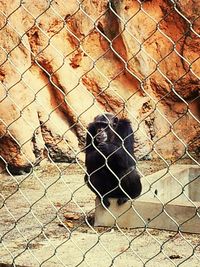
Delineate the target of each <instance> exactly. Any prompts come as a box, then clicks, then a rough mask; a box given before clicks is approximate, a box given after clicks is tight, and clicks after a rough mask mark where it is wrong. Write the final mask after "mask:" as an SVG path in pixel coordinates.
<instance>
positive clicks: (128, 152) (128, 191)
mask: <svg viewBox="0 0 200 267" xmlns="http://www.w3.org/2000/svg"><path fill="white" fill-rule="evenodd" d="M133 143H134V138H133V131H132V128H131V124H130V121H129V120H127V119H118V118H117V117H116V116H114V115H113V114H110V113H106V114H104V115H98V116H97V117H96V118H95V119H94V122H92V123H90V124H89V126H88V133H87V137H86V162H85V164H86V168H87V174H86V175H85V181H86V182H87V185H88V186H89V188H90V189H91V190H92V191H93V192H94V193H95V194H96V195H97V196H98V197H100V198H101V197H102V199H103V203H104V204H105V206H106V207H108V206H109V205H110V203H109V201H108V198H118V201H117V202H118V204H119V205H121V204H123V203H125V202H126V201H127V200H128V199H129V197H130V198H135V197H137V196H138V195H139V194H140V193H141V189H142V186H141V182H140V176H139V174H138V173H137V171H136V169H135V160H134V154H133Z"/></svg>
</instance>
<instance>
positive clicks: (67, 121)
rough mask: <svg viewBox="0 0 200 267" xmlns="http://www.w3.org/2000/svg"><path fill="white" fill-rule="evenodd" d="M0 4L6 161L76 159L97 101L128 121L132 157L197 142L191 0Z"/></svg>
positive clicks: (199, 68)
mask: <svg viewBox="0 0 200 267" xmlns="http://www.w3.org/2000/svg"><path fill="white" fill-rule="evenodd" d="M140 2H141V3H140ZM0 10H1V11H2V13H1V15H0V32H1V35H0V47H1V53H0V81H1V84H0V94H1V95H0V96H1V102H0V116H1V122H0V155H1V159H2V163H4V164H6V166H7V170H9V171H11V172H12V173H18V172H19V171H27V170H29V167H30V166H32V165H34V164H37V163H38V162H39V161H41V160H42V159H43V158H44V157H48V158H49V159H50V160H53V161H59V162H62V161H65V162H72V161H74V160H78V159H79V158H81V159H83V158H82V152H81V151H82V148H83V145H84V137H85V132H86V127H87V124H88V123H89V122H90V121H91V120H92V119H93V118H94V116H95V115H97V114H99V113H101V112H104V111H109V112H114V113H116V114H118V115H119V116H121V117H128V118H129V119H130V120H131V121H132V124H133V127H134V131H135V136H136V144H135V151H136V156H137V158H145V157H146V158H153V157H163V158H165V159H168V158H169V159H172V158H180V157H183V156H185V155H188V153H190V155H192V154H193V153H198V152H199V139H198V137H199V134H200V125H199V119H200V110H199V106H198V105H199V99H200V98H199V87H200V82H199V77H200V57H199V52H200V41H199V32H200V19H199V17H198V16H199V12H200V3H199V1H198V0H193V1H191V0H187V1H185V0H177V1H170V0H149V1H137V0H135V1H134V0H133V1H129V0H120V1H117V0H116V1H115V0H113V1H108V0H102V1H97V0H85V1H82V2H81V4H79V3H78V2H77V1H76V0H72V1H70V3H67V4H66V1H64V0H58V1H52V2H51V3H48V1H42V0H37V1H36V0H32V1H30V0H26V1H23V3H22V2H21V1H18V0H12V1H7V2H6V1H1V2H0Z"/></svg>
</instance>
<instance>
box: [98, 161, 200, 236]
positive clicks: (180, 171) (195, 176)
mask: <svg viewBox="0 0 200 267" xmlns="http://www.w3.org/2000/svg"><path fill="white" fill-rule="evenodd" d="M142 184H143V190H142V194H141V196H140V197H139V198H138V199H137V200H133V201H131V200H130V201H128V202H127V203H125V204H123V205H121V206H118V204H117V200H116V199H110V203H111V205H110V207H109V209H108V210H107V209H105V208H104V207H103V206H102V205H101V202H100V201H99V199H96V210H95V226H113V225H116V224H117V225H119V226H120V227H126V228H138V227H141V228H144V227H148V228H156V229H163V230H172V231H177V230H181V231H183V232H190V233H200V168H199V167H198V166H197V165H175V166H173V167H170V169H169V170H167V169H164V170H161V171H158V172H156V173H154V174H152V175H149V176H146V177H144V178H142Z"/></svg>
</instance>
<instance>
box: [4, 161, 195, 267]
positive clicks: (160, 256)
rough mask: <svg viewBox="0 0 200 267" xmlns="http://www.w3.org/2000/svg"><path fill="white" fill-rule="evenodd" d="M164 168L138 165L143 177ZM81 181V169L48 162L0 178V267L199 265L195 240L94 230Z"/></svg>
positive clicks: (158, 233)
mask: <svg viewBox="0 0 200 267" xmlns="http://www.w3.org/2000/svg"><path fill="white" fill-rule="evenodd" d="M178 163H179V164H180V163H183V164H187V163H189V164H191V163H192V162H191V161H190V160H182V161H180V162H178ZM193 163H194V162H193ZM165 167H166V164H165V163H164V162H163V161H156V162H152V161H140V162H139V164H138V168H139V170H140V171H141V172H142V174H143V175H147V174H150V173H153V172H155V171H157V170H160V169H162V168H165ZM83 178H84V167H83V165H79V164H54V163H49V162H43V164H42V166H37V167H35V168H34V170H33V173H32V174H28V175H22V176H9V175H8V174H5V173H3V174H1V175H0V237H1V239H0V266H1V263H7V264H13V263H14V264H16V265H20V266H34V267H37V266H44V267H47V266H48V267H60V266H73V267H74V266H81V267H85V266H92V267H94V266H97V267H107V266H116V267H121V266H126V267H140V266H147V267H155V266H156V265H157V266H161V267H171V266H181V267H188V266H190V267H198V266H200V236H199V235H195V234H185V233H181V232H168V231H159V230H152V229H148V228H143V229H120V228H117V227H112V228H110V227H94V226H93V222H94V209H95V204H94V200H95V196H94V194H93V193H92V192H90V190H89V189H88V188H87V186H86V185H85V184H84V179H83ZM14 266H15V265H14Z"/></svg>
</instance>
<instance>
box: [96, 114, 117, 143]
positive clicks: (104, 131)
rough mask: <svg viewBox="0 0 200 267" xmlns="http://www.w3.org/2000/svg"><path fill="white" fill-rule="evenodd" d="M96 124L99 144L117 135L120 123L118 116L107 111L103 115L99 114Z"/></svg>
mask: <svg viewBox="0 0 200 267" xmlns="http://www.w3.org/2000/svg"><path fill="white" fill-rule="evenodd" d="M94 124H95V130H96V135H95V140H96V142H97V143H98V144H100V143H106V142H107V141H108V140H109V141H111V140H112V138H113V136H115V130H116V128H117V125H118V118H117V117H116V116H115V115H113V114H111V113H105V114H103V115H98V116H97V117H95V118H94Z"/></svg>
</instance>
